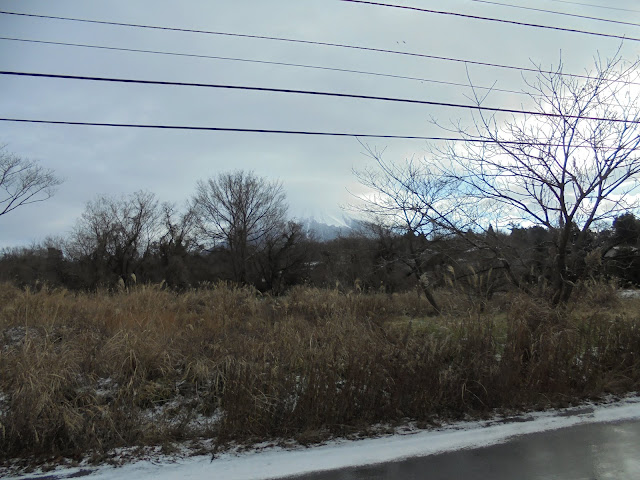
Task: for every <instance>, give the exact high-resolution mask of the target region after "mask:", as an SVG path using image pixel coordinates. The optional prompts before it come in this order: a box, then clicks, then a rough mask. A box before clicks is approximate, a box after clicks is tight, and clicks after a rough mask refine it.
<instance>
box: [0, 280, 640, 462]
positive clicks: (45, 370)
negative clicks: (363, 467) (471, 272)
mask: <svg viewBox="0 0 640 480" xmlns="http://www.w3.org/2000/svg"><path fill="white" fill-rule="evenodd" d="M436 294H437V296H438V300H439V302H440V304H441V305H443V310H444V313H443V314H442V315H440V316H435V315H433V311H432V310H431V308H430V306H429V305H428V303H427V302H426V300H425V299H424V298H423V297H421V296H420V295H419V294H418V293H417V292H416V291H414V292H407V293H403V294H393V295H389V294H384V293H362V292H358V291H352V292H344V291H338V290H334V289H316V288H307V287H295V288H293V289H292V290H290V291H289V293H288V294H286V295H284V296H281V297H271V296H266V295H261V294H259V293H258V292H256V291H255V290H253V289H250V288H239V287H233V286H230V285H226V284H219V285H215V286H210V287H208V288H201V289H197V290H192V291H188V292H184V293H179V294H178V293H175V292H172V291H170V290H166V289H163V288H161V286H142V285H140V286H136V287H134V288H132V289H131V290H130V291H122V292H119V293H113V292H107V291H103V292H94V293H73V292H70V291H67V290H64V289H47V288H43V289H41V290H40V291H37V292H36V291H29V290H26V291H25V290H20V289H18V288H15V287H13V286H11V285H9V284H5V285H0V463H7V462H10V461H14V460H11V459H15V458H20V459H23V461H24V462H34V461H35V462H38V461H44V460H46V459H51V458H61V457H67V458H81V457H82V458H86V457H87V456H93V458H94V459H96V460H101V459H104V458H105V455H107V453H108V452H109V451H111V450H112V449H114V448H117V447H124V446H143V445H162V446H165V447H167V448H169V447H170V446H171V445H174V444H177V443H178V442H190V441H198V440H202V439H212V440H213V445H216V446H217V447H221V448H224V447H225V446H226V445H229V444H231V443H232V442H233V443H235V444H237V443H240V444H249V443H252V442H259V441H263V440H275V441H278V439H281V440H282V439H285V440H294V441H297V442H299V443H303V444H307V443H313V442H316V441H320V440H322V439H326V438H329V437H331V436H344V435H350V434H355V433H360V434H362V433H364V434H366V433H367V432H368V431H370V430H369V429H370V427H371V426H372V425H380V424H386V425H393V424H398V423H402V422H407V421H416V422H418V425H427V424H429V423H432V422H439V421H442V420H448V419H460V418H468V417H477V416H484V415H488V414H490V413H491V412H494V411H495V410H496V409H537V408H546V407H550V406H559V405H567V404H570V403H574V402H578V401H580V400H584V399H587V398H590V399H593V398H598V397H600V396H602V395H604V394H622V393H626V392H632V391H635V390H637V389H638V388H639V386H640V299H636V298H620V297H619V296H618V295H616V291H615V289H614V287H612V286H610V285H605V284H595V283H594V284H592V285H588V286H583V287H582V288H581V289H580V290H579V291H578V292H577V293H576V295H575V300H574V301H573V302H572V303H571V304H569V305H567V306H566V307H565V308H563V309H561V310H558V309H553V308H551V307H549V306H548V305H547V304H546V303H545V302H544V301H542V300H540V299H537V298H534V297H531V296H527V295H525V294H523V293H519V292H513V293H507V294H502V295H496V296H494V298H493V299H492V300H491V301H489V302H488V303H487V304H486V305H485V304H484V302H483V303H482V308H480V307H479V302H475V301H474V299H473V298H471V297H469V296H468V295H465V294H464V293H462V292H459V291H455V290H453V289H451V290H441V291H437V292H436Z"/></svg>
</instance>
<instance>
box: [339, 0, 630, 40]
mask: <svg viewBox="0 0 640 480" xmlns="http://www.w3.org/2000/svg"><path fill="white" fill-rule="evenodd" d="M338 1H339V2H346V3H359V4H363V5H374V6H377V7H390V8H399V9H403V10H412V11H416V12H423V13H433V14H436V15H449V16H454V17H460V18H468V19H471V20H483V21H486V22H497V23H504V24H509V25H518V26H520V27H533V28H544V29H547V30H557V31H562V32H570V33H581V34H585V35H595V36H597V37H606V38H617V39H619V40H629V41H632V42H640V38H636V37H627V36H625V35H615V34H611V33H601V32H592V31H588V30H578V29H575V28H566V27H554V26H551V25H541V24H537V23H527V22H518V21H515V20H505V19H502V18H493V17H481V16H478V15H470V14H466V13H457V12H447V11H444V10H432V9H429V8H419V7H411V6H408V5H395V4H392V3H379V2H372V1H369V0H338Z"/></svg>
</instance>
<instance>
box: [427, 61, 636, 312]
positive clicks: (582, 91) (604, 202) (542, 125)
mask: <svg viewBox="0 0 640 480" xmlns="http://www.w3.org/2000/svg"><path fill="white" fill-rule="evenodd" d="M639 81H640V61H636V62H633V63H628V62H625V61H623V60H622V59H621V58H620V57H619V56H616V57H614V58H613V59H610V60H601V59H599V58H596V60H595V66H594V68H593V70H591V71H587V72H586V74H585V75H582V76H568V75H565V74H564V72H563V65H562V63H560V65H559V66H558V67H557V69H555V70H554V71H553V72H551V73H549V72H548V71H545V70H543V69H539V72H538V73H537V75H536V77H535V79H534V80H533V81H530V82H528V86H529V92H528V93H529V95H530V100H531V103H532V104H533V106H534V108H533V112H532V113H530V114H525V115H522V116H518V117H516V116H515V115H514V116H513V117H511V118H510V119H507V120H498V119H497V118H496V116H495V115H486V114H484V113H483V111H482V110H479V111H478V112H479V113H477V114H475V116H474V124H473V126H472V127H471V128H469V129H465V128H459V127H456V128H455V130H456V131H457V132H458V133H459V134H461V135H463V136H464V137H465V138H466V140H467V141H466V142H463V143H462V144H450V145H448V147H446V148H444V149H441V150H439V158H438V160H439V161H440V162H441V163H447V162H449V163H451V162H452V163H453V166H452V167H451V169H450V174H455V175H456V176H457V177H458V178H459V179H460V180H461V181H462V182H463V184H464V192H465V194H466V195H468V196H470V197H473V198H476V199H479V200H480V199H490V200H492V201H495V202H496V203H497V204H500V205H502V206H503V207H504V212H505V215H507V216H508V218H510V219H511V220H512V221H513V220H519V221H520V222H522V223H523V224H529V225H539V226H543V227H545V228H547V229H548V230H549V231H552V232H554V233H555V237H554V241H553V250H552V252H550V253H551V256H552V258H553V268H552V271H553V278H552V284H553V292H554V293H553V302H554V303H555V304H559V303H563V302H566V301H567V300H568V299H569V297H570V295H571V293H572V291H573V288H574V286H575V285H576V282H578V281H579V280H580V279H581V278H582V277H583V275H584V273H585V272H586V269H585V263H584V258H585V256H586V254H587V253H588V250H589V246H588V242H587V240H588V237H589V232H590V229H592V228H593V227H594V226H595V225H597V224H598V222H602V221H606V220H611V219H613V217H615V216H616V215H619V214H620V213H621V212H625V211H628V210H630V209H633V208H634V207H636V206H637V202H636V198H637V193H638V174H640V154H639V153H638V147H639V146H640V111H639V109H638V106H639V103H638V100H639V99H640V89H638V84H639V83H638V82H639ZM475 100H476V102H477V104H478V105H482V104H483V102H484V101H485V98H484V97H480V96H479V95H478V96H476V97H475Z"/></svg>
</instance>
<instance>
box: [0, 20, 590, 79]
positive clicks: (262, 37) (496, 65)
mask: <svg viewBox="0 0 640 480" xmlns="http://www.w3.org/2000/svg"><path fill="white" fill-rule="evenodd" d="M0 15H17V16H23V17H32V18H43V19H49V20H62V21H70V22H81V23H89V24H98V25H111V26H119V27H130V28H143V29H152V30H162V31H171V32H185V33H197V34H205V35H219V36H227V37H235V38H250V39H255V40H272V41H278V42H289V43H296V44H302V45H316V46H323V47H335V48H345V49H353V50H359V51H366V52H374V53H385V54H393V55H404V56H409V57H415V58H426V59H430V60H441V61H447V62H457V63H463V64H465V65H478V66H481V67H491V68H502V69H506V70H514V71H520V72H531V73H542V74H552V75H558V74H559V75H561V76H563V77H570V78H581V79H587V80H593V79H594V77H590V76H589V75H581V74H576V73H560V72H557V71H553V70H543V69H538V68H531V67H519V66H514V65H504V64H499V63H491V62H481V61H477V60H468V59H462V58H454V57H445V56H438V55H429V54H426V53H415V52H405V51H402V50H388V49H384V48H374V47H365V46H360V45H350V44H344V43H331V42H321V41H316V40H302V39H296V38H284V37H271V36H265V35H251V34H246V33H231V32H220V31H212V30H196V29H188V28H178V27H166V26H158V25H144V24H135V23H122V22H111V21H105V20H90V19H85V18H74V17H60V16H53V15H38V14H34V13H19V12H8V11H5V10H0Z"/></svg>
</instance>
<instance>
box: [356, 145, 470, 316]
mask: <svg viewBox="0 0 640 480" xmlns="http://www.w3.org/2000/svg"><path fill="white" fill-rule="evenodd" d="M363 146H364V147H365V149H366V154H367V155H368V156H369V157H371V158H372V159H374V160H375V162H376V168H368V169H365V170H361V171H356V172H354V173H355V174H356V177H357V178H358V180H359V182H360V183H361V184H362V185H363V186H365V187H367V188H368V189H369V190H370V192H371V193H370V195H368V196H367V197H365V198H364V200H365V202H364V203H360V204H359V205H356V206H355V208H356V209H358V210H359V211H360V212H362V213H365V214H366V215H367V216H368V217H369V218H370V219H371V220H372V221H373V223H374V224H380V225H381V226H384V227H386V229H389V230H391V231H392V232H394V233H395V234H399V235H403V236H404V237H405V238H406V239H407V244H408V249H409V252H408V255H400V256H399V257H398V260H399V261H400V262H402V263H403V264H405V265H406V266H407V267H408V268H409V269H410V271H411V273H413V274H414V275H415V278H416V280H417V281H418V284H419V285H420V288H421V289H422V292H423V293H424V295H425V297H426V298H427V300H428V301H429V303H431V305H432V306H433V308H434V309H435V310H436V311H437V312H440V307H439V305H438V303H437V302H436V299H435V297H434V295H433V292H432V289H431V286H430V282H429V277H428V275H427V273H428V272H427V270H426V265H427V264H428V263H429V258H430V257H431V256H433V255H434V254H436V252H435V251H434V250H433V248H432V247H433V243H432V242H433V241H434V240H436V239H441V238H443V237H446V236H448V235H449V234H450V233H451V232H452V231H462V230H463V226H462V224H461V223H460V222H461V217H460V216H459V215H457V214H456V212H457V211H460V205H459V203H458V196H457V195H455V193H456V192H457V185H458V184H459V181H458V180H457V179H455V178H452V177H448V176H446V175H443V174H442V172H441V171H439V170H438V169H437V166H435V165H428V164H426V163H424V162H418V161H415V159H410V160H407V161H405V162H404V163H403V164H394V163H390V162H387V161H385V160H384V158H383V155H382V154H383V152H382V151H379V150H374V149H373V148H371V147H369V146H367V145H363Z"/></svg>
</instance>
